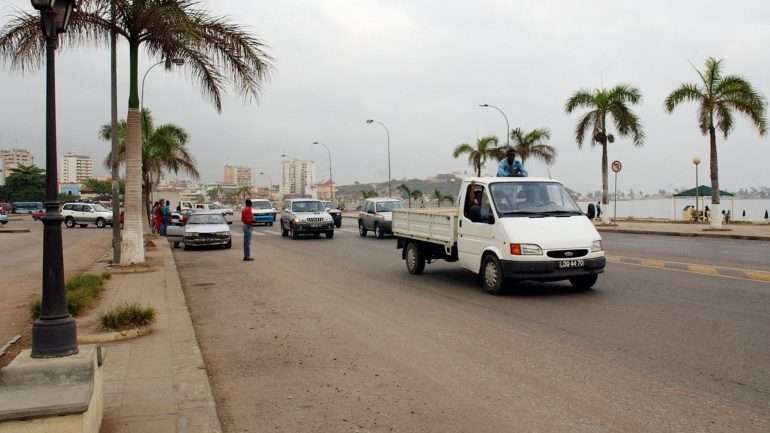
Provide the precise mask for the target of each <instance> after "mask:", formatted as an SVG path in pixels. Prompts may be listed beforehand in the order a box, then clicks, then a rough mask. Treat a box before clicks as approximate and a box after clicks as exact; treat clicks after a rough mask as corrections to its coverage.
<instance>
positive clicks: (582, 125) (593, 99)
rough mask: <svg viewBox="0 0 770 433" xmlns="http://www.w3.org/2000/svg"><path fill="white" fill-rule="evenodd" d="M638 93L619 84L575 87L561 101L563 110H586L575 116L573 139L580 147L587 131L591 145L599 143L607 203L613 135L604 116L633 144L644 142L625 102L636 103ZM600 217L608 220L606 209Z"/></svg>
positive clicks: (603, 198) (642, 133) (637, 123)
mask: <svg viewBox="0 0 770 433" xmlns="http://www.w3.org/2000/svg"><path fill="white" fill-rule="evenodd" d="M641 100H642V95H641V93H640V92H639V89H637V88H635V87H633V86H630V85H626V84H621V85H619V86H615V87H613V88H612V89H595V90H593V91H590V90H586V89H584V90H579V91H577V92H576V93H575V94H574V95H572V96H571V97H570V98H569V99H568V100H567V103H566V105H565V111H566V112H567V113H568V114H570V113H572V112H573V111H575V110H577V109H578V108H586V109H588V110H589V111H588V112H587V113H585V114H583V116H582V117H581V118H580V120H578V122H577V125H576V126H575V140H576V141H577V144H578V147H580V148H582V147H583V141H584V138H585V137H586V135H587V134H590V137H591V145H592V146H595V145H597V144H599V145H600V146H601V147H602V204H604V205H605V206H606V205H607V204H609V200H608V198H609V195H608V189H609V188H608V185H609V182H608V179H607V176H608V165H609V163H608V161H607V145H608V144H609V143H614V142H615V136H614V135H612V134H611V133H610V132H609V125H608V124H607V117H610V118H611V119H612V121H613V123H614V126H615V130H616V131H617V133H618V134H619V135H620V136H621V137H626V136H631V139H632V140H633V143H634V145H635V146H641V145H642V144H644V131H643V130H642V124H641V122H640V121H639V117H637V116H636V114H634V112H633V111H631V109H630V108H629V105H636V104H639V103H640V102H641ZM602 215H603V216H604V221H605V222H609V213H607V212H605V213H603V214H602Z"/></svg>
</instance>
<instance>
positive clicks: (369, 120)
mask: <svg viewBox="0 0 770 433" xmlns="http://www.w3.org/2000/svg"><path fill="white" fill-rule="evenodd" d="M366 123H369V124H371V123H374V119H366Z"/></svg>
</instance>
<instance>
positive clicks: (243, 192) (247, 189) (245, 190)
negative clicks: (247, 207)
mask: <svg viewBox="0 0 770 433" xmlns="http://www.w3.org/2000/svg"><path fill="white" fill-rule="evenodd" d="M236 196H237V197H238V198H240V199H241V201H244V202H245V201H246V199H249V198H251V186H250V185H243V186H241V187H240V188H238V193H237V194H236Z"/></svg>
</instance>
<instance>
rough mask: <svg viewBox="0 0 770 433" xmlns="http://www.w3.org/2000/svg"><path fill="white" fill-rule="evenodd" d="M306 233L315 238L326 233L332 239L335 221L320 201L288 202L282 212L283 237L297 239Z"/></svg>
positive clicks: (294, 200) (299, 200)
mask: <svg viewBox="0 0 770 433" xmlns="http://www.w3.org/2000/svg"><path fill="white" fill-rule="evenodd" d="M304 233H310V234H312V235H314V236H315V237H318V236H320V235H321V233H325V234H326V237H327V238H328V239H331V238H333V237H334V220H333V219H332V217H331V215H329V213H328V212H326V207H325V206H324V205H323V203H321V202H320V201H319V200H314V199H292V200H287V201H286V202H284V205H283V212H281V235H282V236H284V237H286V236H289V237H291V238H292V239H297V238H298V237H299V235H301V234H304Z"/></svg>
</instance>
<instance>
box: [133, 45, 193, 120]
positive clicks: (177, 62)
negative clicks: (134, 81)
mask: <svg viewBox="0 0 770 433" xmlns="http://www.w3.org/2000/svg"><path fill="white" fill-rule="evenodd" d="M164 63H166V60H161V61H159V62H158V63H155V64H154V65H152V66H150V67H149V68H147V70H146V71H145V72H144V75H143V76H142V98H141V99H140V100H139V101H140V102H139V107H140V109H139V110H140V111H139V112H140V113H144V81H145V80H146V79H147V75H149V73H150V71H152V70H153V69H155V67H156V66H160V65H162V64H164ZM171 63H173V64H175V65H177V66H182V65H184V59H180V58H173V59H171ZM142 126H144V125H142Z"/></svg>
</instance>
